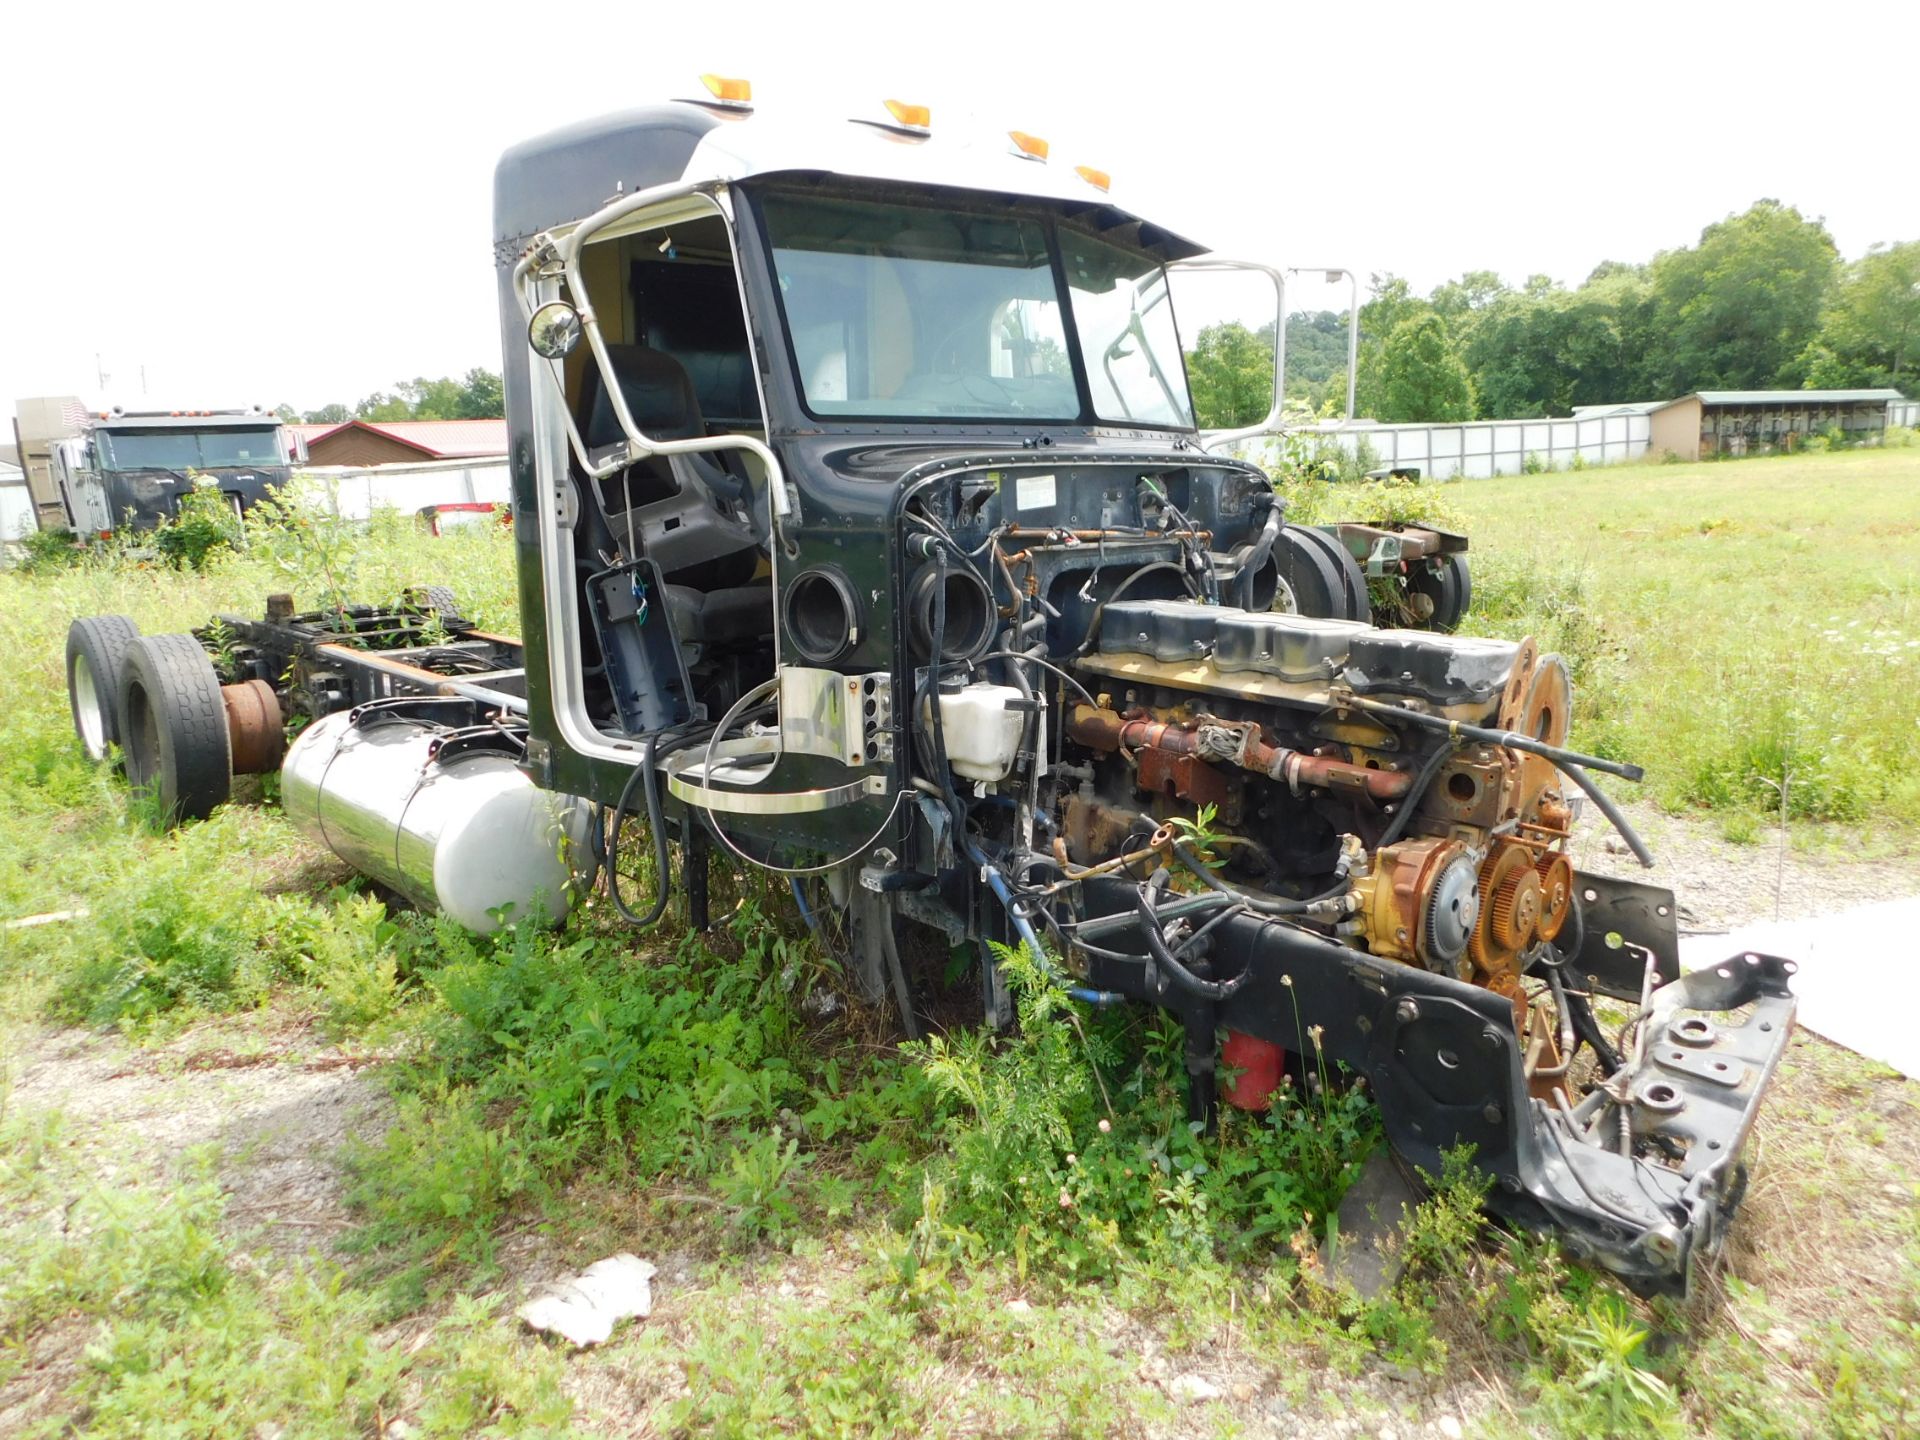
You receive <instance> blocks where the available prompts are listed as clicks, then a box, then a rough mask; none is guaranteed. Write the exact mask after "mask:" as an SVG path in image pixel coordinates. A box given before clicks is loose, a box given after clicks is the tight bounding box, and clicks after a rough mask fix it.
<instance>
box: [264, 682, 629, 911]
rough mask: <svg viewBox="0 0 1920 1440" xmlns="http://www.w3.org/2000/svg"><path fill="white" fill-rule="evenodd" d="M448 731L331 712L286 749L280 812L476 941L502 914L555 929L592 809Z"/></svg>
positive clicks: (394, 718) (403, 718) (386, 717)
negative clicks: (533, 918) (539, 919)
mask: <svg viewBox="0 0 1920 1440" xmlns="http://www.w3.org/2000/svg"><path fill="white" fill-rule="evenodd" d="M455 733H456V732H452V731H449V730H447V729H445V728H444V727H442V726H439V725H435V724H433V723H431V722H429V721H427V720H423V719H419V718H416V717H415V716H412V715H408V714H405V713H401V712H397V711H395V710H391V709H387V710H382V709H377V708H376V709H368V710H351V711H338V712H336V713H334V714H332V715H328V716H326V717H324V718H323V719H320V720H316V721H315V722H314V723H313V724H312V725H310V726H308V727H307V728H306V730H305V731H303V732H302V733H301V735H300V737H299V739H297V740H295V741H294V743H293V747H292V749H290V750H289V751H288V752H287V758H286V760H285V761H284V762H283V763H282V765H281V767H280V797H281V805H282V807H283V808H284V809H285V811H286V814H287V818H288V819H289V820H291V821H292V822H293V823H294V825H295V827H296V828H298V829H299V830H300V832H301V833H302V834H304V835H306V836H307V837H308V838H309V839H311V840H314V841H317V842H318V843H319V844H322V845H324V846H326V847H327V848H328V849H329V850H331V851H332V852H333V853H334V854H335V855H338V856H339V857H340V858H341V859H342V860H344V861H346V862H347V864H349V865H351V866H352V867H353V868H354V869H355V870H358V871H359V872H360V873H361V874H363V875H366V876H368V877H369V878H371V879H374V880H377V881H379V882H380V883H381V884H382V885H385V886H387V887H389V888H390V889H393V890H396V891H398V892H399V893H400V894H402V895H404V896H406V898H407V899H409V900H411V901H413V902H414V903H415V904H416V905H421V906H425V907H427V908H430V909H433V910H437V911H439V912H440V913H441V914H443V915H445V916H447V917H448V918H449V919H451V920H454V921H456V922H458V923H459V924H460V925H462V926H464V927H466V928H467V929H469V930H472V931H475V932H476V933H478V934H482V935H484V934H487V933H488V932H490V931H491V930H493V929H494V928H495V927H496V926H497V925H498V924H499V923H500V921H499V919H497V918H496V912H499V911H501V910H502V908H503V907H506V906H511V907H512V910H511V912H510V913H509V918H524V917H526V916H529V915H532V914H535V913H538V914H540V915H542V916H543V917H544V918H545V919H547V920H548V921H550V922H552V923H554V924H558V923H559V922H560V921H562V920H564V919H566V916H567V911H568V909H569V908H570V907H571V905H572V901H573V892H574V888H575V883H576V874H575V872H576V869H578V870H579V871H580V872H582V873H584V871H585V869H586V863H585V860H586V854H587V851H586V843H587V833H588V828H587V827H588V825H589V823H590V820H591V811H590V810H589V808H588V806H587V804H586V802H584V801H582V800H579V799H577V798H575V797H574V796H571V795H556V794H554V793H552V792H551V791H547V790H542V789H540V788H539V787H538V786H536V785H535V784H534V783H533V781H532V780H530V779H528V778H527V776H526V775H525V774H523V773H522V772H521V770H520V769H519V767H518V766H516V765H515V764H514V762H513V759H512V757H511V756H510V755H508V754H506V753H504V752H503V751H501V750H499V749H494V748H473V747H471V746H463V745H462V744H461V743H460V742H458V741H457V740H453V741H450V737H451V736H453V735H454V734H455Z"/></svg>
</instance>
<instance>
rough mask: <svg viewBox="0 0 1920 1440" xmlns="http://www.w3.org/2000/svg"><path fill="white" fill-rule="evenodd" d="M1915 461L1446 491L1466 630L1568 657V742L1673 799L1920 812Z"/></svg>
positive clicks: (1794, 810)
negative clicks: (1465, 587) (1464, 565)
mask: <svg viewBox="0 0 1920 1440" xmlns="http://www.w3.org/2000/svg"><path fill="white" fill-rule="evenodd" d="M1917 456H1920V452H1916V451H1914V450H1911V449H1887V450H1880V451H1850V452H1846V453H1842V454H1834V455H1820V456H1805V457H1792V458H1789V457H1777V458H1771V459H1764V460H1756V461H1751V462H1746V463H1742V464H1740V465H1737V466H1727V465H1720V466H1714V465H1705V464H1703V465H1657V466H1656V465H1646V466H1626V467H1614V468H1610V469H1606V470H1601V471H1593V472H1588V473H1585V474H1581V475H1552V476H1543V477H1539V478H1535V477H1531V476H1524V475H1521V476H1510V477H1506V478H1502V479H1497V480H1489V481H1474V482H1472V483H1470V484H1463V485H1457V486H1447V487H1445V490H1444V493H1445V494H1446V495H1447V496H1448V497H1449V499H1450V500H1451V501H1452V502H1453V504H1454V505H1455V506H1456V507H1457V509H1458V511H1459V512H1460V514H1461V515H1462V516H1463V517H1464V521H1465V525H1464V528H1465V529H1467V530H1468V531H1469V533H1470V534H1471V535H1472V537H1473V566H1474V604H1473V613H1472V615H1471V616H1470V617H1469V621H1468V626H1469V628H1470V629H1473V630H1476V631H1478V632H1480V633H1489V634H1500V635H1520V634H1532V635H1534V636H1535V637H1536V638H1537V639H1538V640H1539V641H1540V643H1541V645H1542V647H1543V648H1547V649H1554V650H1558V651H1560V652H1561V653H1562V654H1564V655H1566V656H1567V658H1568V660H1569V661H1570V662H1571V664H1572V666H1573V672H1574V684H1575V705H1574V732H1573V741H1574V743H1575V744H1576V745H1579V746H1581V747H1583V748H1586V749H1589V750H1592V751H1594V752H1596V753H1599V754H1603V755H1610V756H1615V757H1618V758H1630V759H1633V760H1635V761H1637V762H1638V763H1640V764H1643V765H1645V766H1646V768H1647V772H1648V779H1647V784H1648V788H1649V789H1650V790H1651V792H1652V793H1653V794H1654V795H1655V796H1656V797H1657V798H1658V799H1659V800H1660V801H1661V802H1662V803H1663V804H1665V805H1667V806H1669V807H1671V808H1675V809H1679V808H1684V807H1691V806H1708V807H1713V808H1716V809H1722V810H1728V811H1741V810H1747V811H1753V810H1759V811H1767V812H1774V813H1777V812H1778V810H1779V808H1780V803H1781V802H1780V793H1779V789H1778V787H1779V786H1780V785H1781V784H1783V783H1784V784H1785V785H1786V786H1787V789H1788V797H1787V806H1788V810H1789V812H1790V813H1791V814H1792V815H1794V816H1796V817H1800V818H1805V819H1816V820H1834V821H1845V822H1850V823H1854V824H1858V823H1861V822H1881V823H1885V822H1887V821H1894V822H1899V823H1901V824H1904V825H1909V826H1911V825H1914V824H1916V823H1920V778H1916V777H1920V727H1916V726H1915V724H1914V704H1913V694H1914V686H1915V683H1916V680H1920V527H1916V525H1915V523H1914V517H1915V513H1916V512H1915V498H1914V497H1915V493H1916V485H1920V458H1916V457H1917Z"/></svg>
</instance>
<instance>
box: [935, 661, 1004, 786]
mask: <svg viewBox="0 0 1920 1440" xmlns="http://www.w3.org/2000/svg"><path fill="white" fill-rule="evenodd" d="M1021 699H1022V697H1021V694H1020V692H1019V691H1018V690H1016V689H1015V688H1014V687H1013V686H1011V685H995V684H992V683H990V682H989V681H985V680H979V681H975V682H974V683H973V684H971V685H964V686H962V687H961V688H960V689H958V690H943V691H941V692H940V729H941V732H942V734H943V736H944V738H945V739H946V742H947V763H948V764H949V765H951V766H953V769H954V772H955V773H956V774H959V775H964V776H966V777H967V778H968V779H969V780H987V781H993V780H1004V779H1006V778H1007V776H1008V775H1009V774H1010V773H1012V771H1013V759H1014V756H1015V754H1016V753H1017V752H1018V751H1019V749H1020V730H1021V727H1022V726H1023V725H1024V724H1025V723H1026V718H1027V717H1026V713H1025V712H1024V711H1022V710H1019V709H1016V708H1014V707H1016V706H1018V705H1019V704H1020V703H1021ZM932 718H933V717H932V716H931V715H923V716H922V722H923V723H930V722H931V721H932Z"/></svg>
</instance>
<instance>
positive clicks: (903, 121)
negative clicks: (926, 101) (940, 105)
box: [887, 100, 933, 130]
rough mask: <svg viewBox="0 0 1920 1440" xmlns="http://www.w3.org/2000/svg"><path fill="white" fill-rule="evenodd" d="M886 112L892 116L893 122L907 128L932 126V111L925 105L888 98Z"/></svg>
mask: <svg viewBox="0 0 1920 1440" xmlns="http://www.w3.org/2000/svg"><path fill="white" fill-rule="evenodd" d="M887 113H888V114H890V115H892V116H893V123H894V124H896V125H902V126H905V127H906V128H907V129H909V130H930V129H932V128H933V111H931V110H929V109H928V108H927V107H926V106H925V105H909V104H907V102H906V101H904V100H889V101H887Z"/></svg>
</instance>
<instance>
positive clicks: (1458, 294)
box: [1187, 200, 1920, 428]
mask: <svg viewBox="0 0 1920 1440" xmlns="http://www.w3.org/2000/svg"><path fill="white" fill-rule="evenodd" d="M1414 322H1437V328H1438V330H1439V332H1440V335H1439V336H1436V335H1435V334H1434V333H1432V332H1433V330H1434V329H1435V328H1436V327H1435V325H1434V324H1431V323H1428V324H1418V325H1416V324H1415V323H1414ZM1345 331H1346V316H1345V315H1344V314H1339V315H1335V314H1333V313H1331V312H1322V313H1319V314H1311V315H1309V314H1296V315H1293V316H1290V317H1289V319H1288V323H1287V344H1288V356H1287V394H1288V400H1289V402H1290V404H1291V405H1292V406H1293V407H1294V408H1296V409H1298V410H1300V411H1302V412H1304V413H1306V414H1311V415H1320V414H1326V413H1330V407H1331V408H1332V410H1335V411H1337V410H1338V408H1339V407H1340V405H1341V404H1343V403H1344V398H1345V397H1344V387H1345V372H1346V354H1345V347H1344V336H1345ZM1360 331H1361V340H1360V359H1359V367H1358V369H1359V377H1358V385H1357V391H1358V393H1357V396H1356V407H1357V409H1358V412H1359V413H1360V414H1361V415H1365V416H1369V417H1371V418H1373V419H1376V420H1381V421H1435V420H1451V419H1471V418H1473V417H1474V416H1476V415H1478V416H1479V417H1481V418H1489V419H1490V418H1522V417H1528V416H1536V415H1566V414H1568V413H1570V412H1571V410H1572V408H1573V407H1574V406H1576V405H1595V404H1607V403H1619V402H1622V401H1628V400H1651V399H1665V398H1668V397H1671V396H1675V395H1684V394H1687V393H1688V392H1690V391H1693V390H1710V389H1734V390H1740V389H1765V388H1774V387H1782V386H1784V387H1787V388H1796V387H1803V386H1804V387H1809V388H1813V389H1828V388H1835V389H1845V388H1853V387H1873V386H1891V387H1893V388H1895V389H1899V388H1902V387H1904V388H1905V390H1906V391H1907V393H1909V394H1911V393H1913V391H1914V386H1915V383H1916V381H1915V378H1914V377H1915V375H1916V373H1920V240H1909V241H1907V242H1905V243H1904V244H1898V245H1890V246H1889V245H1876V246H1874V247H1872V248H1871V249H1869V250H1868V251H1867V253H1866V254H1864V255H1862V256H1861V257H1859V258H1858V259H1857V260H1854V261H1852V262H1850V263H1843V262H1842V261H1841V260H1840V258H1839V253H1838V251H1837V250H1836V248H1835V246H1834V243H1833V237H1832V236H1831V235H1829V234H1828V233H1827V229H1826V226H1825V225H1824V224H1823V223H1821V222H1820V221H1819V220H1810V219H1808V218H1806V217H1805V216H1803V215H1802V214H1801V213H1800V212H1799V211H1798V210H1796V209H1795V208H1794V207H1793V206H1791V205H1784V204H1782V203H1781V202H1779V201H1778V200H1760V201H1757V202H1756V203H1755V204H1754V205H1752V206H1751V207H1750V208H1748V209H1747V210H1746V211H1744V212H1742V213H1741V214H1738V215H1730V216H1728V217H1726V218H1725V219H1724V220H1720V221H1717V222H1715V223H1714V224H1712V225H1709V226H1707V227H1706V229H1705V230H1703V231H1702V232H1701V234H1700V239H1699V242H1698V243H1697V244H1695V245H1692V246H1681V247H1679V248H1677V249H1673V250H1666V251H1662V252H1661V253H1660V254H1658V255H1656V256H1654V257H1653V259H1652V260H1650V261H1647V262H1646V263H1644V264H1622V263H1620V262H1617V261H1608V262H1606V263H1604V264H1602V265H1600V266H1598V267H1596V268H1595V269H1594V271H1593V273H1592V274H1591V275H1589V276H1588V277H1587V278H1586V279H1585V280H1584V281H1582V282H1581V283H1580V284H1579V285H1578V286H1575V287H1573V288H1571V289H1569V288H1568V287H1566V286H1564V285H1562V284H1560V283H1559V282H1558V281H1556V280H1554V279H1552V278H1551V277H1549V276H1545V275H1533V276H1529V277H1528V278H1527V279H1526V281H1525V282H1523V283H1522V284H1521V285H1520V286H1518V287H1517V288H1516V287H1512V286H1509V285H1508V284H1507V283H1506V282H1505V281H1504V280H1502V279H1501V278H1500V277H1499V276H1498V275H1495V274H1493V273H1492V272H1490V271H1485V270H1475V271H1469V272H1468V273H1466V274H1465V275H1462V276H1461V277H1460V278H1459V279H1458V280H1450V281H1447V282H1446V283H1444V284H1442V285H1438V286H1436V287H1434V289H1433V291H1432V292H1431V293H1430V294H1428V295H1427V296H1425V297H1421V296H1418V295H1415V294H1414V293H1413V291H1412V289H1411V287H1410V286H1409V285H1408V284H1407V282H1406V281H1405V280H1403V279H1400V278H1399V277H1397V276H1394V275H1375V276H1374V277H1373V283H1372V294H1371V296H1370V297H1369V299H1368V300H1367V301H1366V302H1365V303H1364V304H1362V305H1361V307H1360ZM1336 336H1338V337H1340V338H1339V340H1338V342H1337V343H1336V341H1335V337H1336ZM1272 337H1273V328H1272V326H1271V324H1269V325H1267V326H1266V327H1264V328H1262V329H1260V330H1258V331H1257V332H1255V331H1249V330H1247V329H1246V328H1245V327H1244V326H1241V325H1238V324H1235V323H1232V322H1226V323H1222V324H1218V325H1212V326H1208V327H1207V328H1205V329H1203V330H1202V331H1201V332H1200V333H1199V335H1198V336H1197V337H1196V342H1197V343H1196V345H1195V349H1194V351H1193V352H1192V353H1191V354H1189V355H1188V357H1187V365H1188V373H1189V375H1190V377H1191V379H1192V382H1193V389H1194V403H1195V407H1196V409H1197V411H1198V413H1199V415H1200V421H1201V424H1202V425H1206V426H1210V427H1219V428H1226V427H1229V426H1235V425H1245V424H1250V423H1252V422H1254V421H1257V420H1258V419H1260V417H1261V416H1263V415H1264V414H1265V413H1266V404H1265V402H1264V401H1262V402H1261V403H1260V405H1259V408H1258V409H1253V410H1249V408H1248V407H1247V405H1246V404H1244V403H1242V400H1243V397H1245V396H1246V395H1249V394H1256V393H1263V394H1268V395H1270V394H1271V391H1272V374H1273V339H1272ZM1443 340H1444V343H1442V341H1443ZM1456 362H1458V363H1461V364H1463V365H1464V367H1465V370H1466V372H1467V378H1468V379H1469V381H1470V384H1469V385H1468V386H1467V387H1465V388H1464V391H1463V388H1462V387H1461V386H1460V384H1459V382H1458V378H1457V377H1456V376H1455V375H1454V373H1453V372H1454V365H1455V363H1456ZM1263 386H1264V387H1265V388H1264V390H1263V388H1262V387H1263ZM1436 386H1437V387H1438V389H1437V390H1436Z"/></svg>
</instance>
